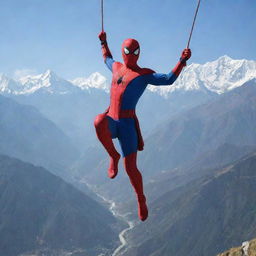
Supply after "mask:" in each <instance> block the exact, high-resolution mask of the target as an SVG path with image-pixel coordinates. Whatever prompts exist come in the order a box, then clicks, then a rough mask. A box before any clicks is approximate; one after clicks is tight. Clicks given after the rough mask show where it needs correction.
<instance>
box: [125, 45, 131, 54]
mask: <svg viewBox="0 0 256 256" xmlns="http://www.w3.org/2000/svg"><path fill="white" fill-rule="evenodd" d="M124 53H125V54H126V55H127V54H129V53H130V51H129V50H128V48H126V47H124Z"/></svg>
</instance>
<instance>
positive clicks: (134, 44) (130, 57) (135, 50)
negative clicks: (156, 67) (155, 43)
mask: <svg viewBox="0 0 256 256" xmlns="http://www.w3.org/2000/svg"><path fill="white" fill-rule="evenodd" d="M122 55H123V59H124V64H125V66H126V67H128V68H131V69H132V68H136V67H138V66H137V61H138V58H139V55H140V45H139V43H138V41H137V40H135V39H130V38H129V39H126V40H125V41H124V42H123V44H122Z"/></svg>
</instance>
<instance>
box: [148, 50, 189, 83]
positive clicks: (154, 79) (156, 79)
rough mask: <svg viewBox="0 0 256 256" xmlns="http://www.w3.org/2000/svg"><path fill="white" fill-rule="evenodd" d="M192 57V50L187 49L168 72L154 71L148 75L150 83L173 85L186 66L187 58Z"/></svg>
mask: <svg viewBox="0 0 256 256" xmlns="http://www.w3.org/2000/svg"><path fill="white" fill-rule="evenodd" d="M190 57H191V50H190V49H185V50H183V52H182V54H181V58H180V60H179V62H178V63H177V65H176V66H175V68H174V69H173V70H172V71H171V72H170V73H168V74H161V73H153V74H151V75H149V76H148V83H149V84H152V85H171V84H173V83H174V82H175V80H176V79H177V78H178V76H179V74H180V72H181V71H182V69H183V68H184V67H185V66H186V62H187V60H188V59H189V58H190Z"/></svg>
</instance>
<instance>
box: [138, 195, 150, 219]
mask: <svg viewBox="0 0 256 256" xmlns="http://www.w3.org/2000/svg"><path fill="white" fill-rule="evenodd" d="M138 215H139V218H140V219H141V221H144V220H146V219H147V217H148V207H147V204H146V197H145V196H144V195H141V196H138Z"/></svg>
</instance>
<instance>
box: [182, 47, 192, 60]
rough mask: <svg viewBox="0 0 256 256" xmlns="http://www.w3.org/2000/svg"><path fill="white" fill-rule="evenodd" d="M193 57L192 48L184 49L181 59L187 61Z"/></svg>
mask: <svg viewBox="0 0 256 256" xmlns="http://www.w3.org/2000/svg"><path fill="white" fill-rule="evenodd" d="M190 57H191V50H190V49H187V48H186V49H184V50H183V52H182V54H181V60H183V61H187V60H188V59H189V58H190Z"/></svg>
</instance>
